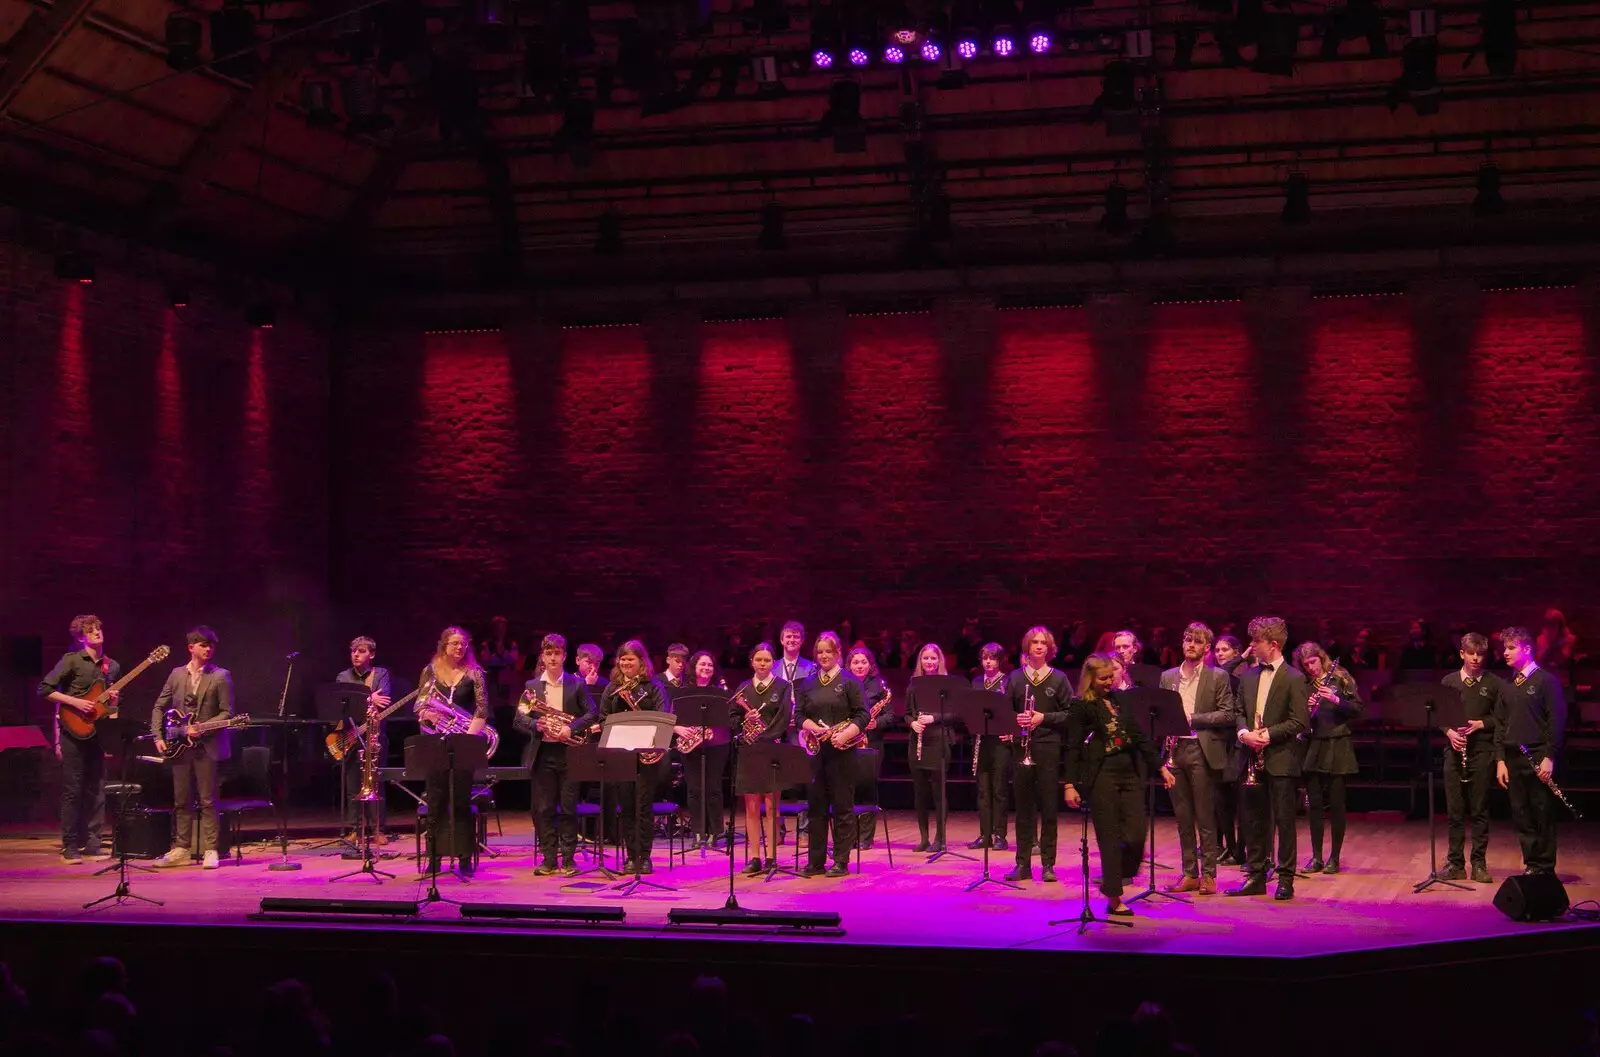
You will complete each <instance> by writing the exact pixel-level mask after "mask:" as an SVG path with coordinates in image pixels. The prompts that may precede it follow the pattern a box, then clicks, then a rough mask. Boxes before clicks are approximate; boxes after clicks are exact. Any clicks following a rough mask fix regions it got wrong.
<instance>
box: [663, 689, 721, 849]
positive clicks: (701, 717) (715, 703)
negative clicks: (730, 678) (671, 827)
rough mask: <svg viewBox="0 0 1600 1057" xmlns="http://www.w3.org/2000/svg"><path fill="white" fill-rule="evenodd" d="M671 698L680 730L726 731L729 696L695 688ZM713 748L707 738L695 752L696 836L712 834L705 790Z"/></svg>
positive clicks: (707, 793)
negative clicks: (697, 769)
mask: <svg viewBox="0 0 1600 1057" xmlns="http://www.w3.org/2000/svg"><path fill="white" fill-rule="evenodd" d="M671 698H672V712H673V714H674V715H675V716H677V717H678V719H677V725H678V726H680V727H709V728H710V729H712V730H727V728H728V701H729V700H730V699H729V697H728V695H727V694H726V693H721V694H719V693H717V692H716V691H715V690H714V689H713V688H710V687H703V686H694V687H687V688H685V689H683V690H679V691H676V692H674V693H673V694H672V695H671ZM710 746H711V739H710V738H707V739H706V740H705V741H704V742H702V743H701V744H700V748H698V749H696V750H695V752H696V753H698V754H699V756H700V828H699V829H697V830H695V832H696V833H710V832H711V818H710V815H711V791H710V790H709V789H707V788H706V749H708V748H710ZM723 769H724V770H726V769H727V768H726V767H724V768H723ZM717 781H719V782H720V781H722V778H721V777H720V776H719V777H718V778H717ZM717 821H718V822H721V821H722V820H721V819H718V820H717ZM704 857H705V852H704V851H702V852H701V858H704ZM669 858H670V855H669Z"/></svg>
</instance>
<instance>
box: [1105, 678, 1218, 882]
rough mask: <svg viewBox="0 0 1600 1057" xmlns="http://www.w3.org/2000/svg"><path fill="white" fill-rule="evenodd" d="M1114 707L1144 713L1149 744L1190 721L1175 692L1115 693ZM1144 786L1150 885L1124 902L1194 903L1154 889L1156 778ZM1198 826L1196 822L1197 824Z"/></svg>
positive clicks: (1139, 689)
mask: <svg viewBox="0 0 1600 1057" xmlns="http://www.w3.org/2000/svg"><path fill="white" fill-rule="evenodd" d="M1117 706H1118V707H1119V708H1126V709H1130V710H1132V711H1135V712H1139V711H1144V712H1147V713H1148V714H1149V717H1150V726H1149V731H1150V740H1151V741H1152V742H1155V741H1159V740H1160V739H1159V738H1158V737H1157V736H1156V731H1157V730H1162V729H1171V730H1181V731H1183V732H1184V733H1188V731H1189V717H1188V716H1186V715H1184V714H1183V696H1182V695H1181V694H1179V693H1178V691H1176V690H1161V689H1158V688H1156V687H1150V686H1135V687H1134V688H1133V689H1132V690H1118V691H1117ZM1145 784H1146V785H1148V786H1149V789H1150V797H1149V804H1150V809H1149V816H1150V884H1149V886H1148V887H1147V888H1146V889H1145V890H1144V891H1143V892H1140V893H1139V894H1138V895H1135V896H1133V897H1132V898H1130V899H1127V900H1125V902H1128V903H1137V902H1138V901H1139V900H1141V899H1150V898H1153V897H1155V896H1161V897H1162V898H1163V899H1170V900H1172V901H1173V902H1176V903H1190V902H1193V900H1191V899H1188V898H1186V897H1184V896H1181V895H1178V894H1176V893H1174V892H1163V891H1161V889H1159V888H1157V887H1156V776H1155V775H1153V774H1152V775H1147V776H1146V778H1145ZM1196 825H1198V822H1197V823H1196ZM1105 868H1106V864H1105V863H1101V864H1100V869H1101V871H1104V870H1105Z"/></svg>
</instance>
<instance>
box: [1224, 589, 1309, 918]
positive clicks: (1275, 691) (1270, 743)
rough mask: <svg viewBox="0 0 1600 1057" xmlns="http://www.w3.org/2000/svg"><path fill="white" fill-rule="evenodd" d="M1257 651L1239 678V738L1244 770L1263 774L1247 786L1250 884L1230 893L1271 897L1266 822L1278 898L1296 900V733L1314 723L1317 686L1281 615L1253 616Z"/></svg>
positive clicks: (1252, 631)
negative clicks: (1271, 832)
mask: <svg viewBox="0 0 1600 1057" xmlns="http://www.w3.org/2000/svg"><path fill="white" fill-rule="evenodd" d="M1249 632H1250V652H1251V655H1252V656H1253V657H1254V658H1255V660H1256V666H1255V667H1253V668H1250V669H1248V670H1247V671H1245V673H1244V674H1243V675H1242V676H1240V678H1239V691H1238V700H1239V716H1238V720H1237V723H1238V734H1237V738H1238V742H1239V745H1240V752H1241V753H1242V754H1243V757H1244V758H1243V759H1242V760H1241V761H1240V771H1241V773H1243V772H1246V771H1247V770H1249V769H1250V768H1252V767H1253V768H1254V769H1255V771H1256V778H1255V784H1251V783H1250V780H1249V778H1248V776H1247V777H1246V779H1245V781H1244V782H1242V783H1240V789H1241V790H1242V792H1243V801H1244V826H1245V828H1246V832H1247V833H1248V837H1247V838H1246V839H1245V852H1246V855H1247V856H1248V862H1247V863H1246V866H1245V878H1244V884H1242V885H1240V886H1239V887H1238V888H1230V889H1228V895H1230V896H1257V895H1266V892H1267V875H1268V873H1269V872H1270V869H1269V867H1268V865H1267V858H1268V856H1267V819H1268V816H1269V813H1270V815H1271V817H1272V818H1273V819H1274V820H1275V822H1276V825H1277V830H1278V888H1277V891H1275V892H1274V893H1273V898H1274V899H1293V898H1294V859H1295V832H1294V813H1295V806H1296V804H1295V800H1296V799H1297V798H1296V796H1295V783H1294V755H1295V743H1296V735H1298V734H1299V733H1300V732H1301V731H1304V730H1307V729H1308V728H1309V727H1310V725H1311V724H1310V716H1309V714H1308V711H1307V707H1306V703H1307V701H1308V700H1309V698H1310V697H1311V688H1310V686H1309V685H1308V684H1307V683H1306V677H1305V676H1304V675H1303V674H1301V672H1300V670H1299V669H1298V668H1295V667H1294V666H1293V665H1291V664H1290V663H1289V662H1288V661H1287V660H1286V659H1285V658H1284V656H1283V647H1284V644H1285V643H1286V642H1288V641H1289V626H1288V625H1287V624H1285V623H1284V622H1283V619H1282V618H1281V617H1256V618H1255V619H1254V620H1252V621H1250V627H1249Z"/></svg>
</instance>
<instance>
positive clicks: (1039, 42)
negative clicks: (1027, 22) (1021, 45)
mask: <svg viewBox="0 0 1600 1057" xmlns="http://www.w3.org/2000/svg"><path fill="white" fill-rule="evenodd" d="M1054 43H1055V41H1054V40H1053V39H1052V38H1051V36H1050V31H1049V30H1048V29H1046V28H1045V27H1044V26H1043V25H1042V24H1038V23H1035V24H1034V25H1032V26H1029V27H1028V50H1029V51H1031V52H1033V53H1034V54H1035V55H1043V54H1044V53H1045V52H1047V51H1049V50H1050V46H1051V45H1052V44H1054Z"/></svg>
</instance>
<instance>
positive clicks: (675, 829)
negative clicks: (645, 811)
mask: <svg viewBox="0 0 1600 1057" xmlns="http://www.w3.org/2000/svg"><path fill="white" fill-rule="evenodd" d="M682 811H683V809H682V808H680V807H679V806H678V805H677V803H676V802H675V801H672V800H657V801H654V802H653V803H652V804H651V805H650V824H651V825H652V826H654V825H655V824H656V823H657V822H660V821H661V820H662V819H665V820H666V827H665V828H666V831H667V869H669V870H670V869H672V857H673V855H675V854H680V853H678V852H674V851H673V841H674V839H677V840H679V841H680V842H681V843H683V844H684V845H685V848H687V843H688V838H686V837H685V836H684V827H683V825H682V824H681V819H680V814H681V812H682Z"/></svg>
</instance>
